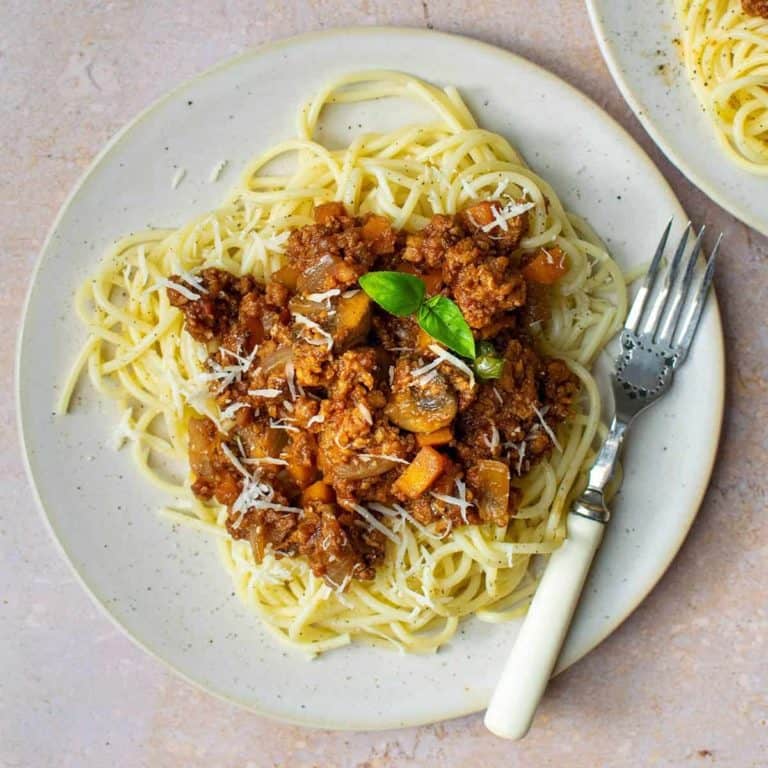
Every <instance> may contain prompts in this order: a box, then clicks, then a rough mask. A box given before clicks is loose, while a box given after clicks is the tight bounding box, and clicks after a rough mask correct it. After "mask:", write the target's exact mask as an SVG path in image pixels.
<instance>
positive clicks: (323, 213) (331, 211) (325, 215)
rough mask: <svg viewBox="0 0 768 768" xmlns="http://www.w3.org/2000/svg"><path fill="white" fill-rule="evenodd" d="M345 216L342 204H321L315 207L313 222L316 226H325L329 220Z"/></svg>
mask: <svg viewBox="0 0 768 768" xmlns="http://www.w3.org/2000/svg"><path fill="white" fill-rule="evenodd" d="M346 215H347V211H346V209H345V208H344V203H321V204H320V205H316V206H315V221H316V222H317V223H318V224H325V222H326V221H328V220H329V219H333V218H337V217H339V216H346Z"/></svg>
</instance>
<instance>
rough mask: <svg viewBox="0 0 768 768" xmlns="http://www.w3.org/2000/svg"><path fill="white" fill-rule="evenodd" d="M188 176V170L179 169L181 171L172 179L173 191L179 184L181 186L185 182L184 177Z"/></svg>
mask: <svg viewBox="0 0 768 768" xmlns="http://www.w3.org/2000/svg"><path fill="white" fill-rule="evenodd" d="M186 175H187V169H186V168H179V170H178V171H176V173H174V174H173V178H172V179H171V189H177V188H178V186H179V184H181V182H182V181H184V177H185V176H186Z"/></svg>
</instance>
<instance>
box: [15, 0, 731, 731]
mask: <svg viewBox="0 0 768 768" xmlns="http://www.w3.org/2000/svg"><path fill="white" fill-rule="evenodd" d="M590 2H591V0H590ZM368 34H374V35H375V34H396V35H402V36H411V37H421V38H423V39H430V38H435V37H438V38H446V39H449V40H451V41H454V42H458V43H459V44H461V45H465V46H470V47H476V48H480V49H483V50H484V51H486V52H487V53H490V54H492V55H494V56H495V57H497V58H498V59H501V60H507V61H511V62H514V63H515V64H516V65H518V66H520V65H522V66H523V67H528V68H530V69H533V70H536V71H537V72H538V73H539V74H540V75H541V76H543V77H544V78H546V79H549V80H552V81H554V82H556V83H557V84H558V86H559V87H565V88H566V89H567V90H568V91H570V93H571V94H572V95H573V96H574V98H577V99H579V100H581V101H582V102H584V103H585V104H586V106H587V108H588V109H591V110H597V111H598V112H600V113H601V115H602V117H603V119H604V120H605V121H606V122H608V123H611V124H612V125H613V127H614V129H615V130H616V131H617V132H618V133H619V134H621V135H622V137H623V139H624V141H625V142H626V143H627V144H629V146H630V147H632V149H633V150H634V151H635V152H636V154H637V155H638V158H639V159H640V160H641V161H642V162H643V163H644V164H645V165H646V166H647V167H648V170H649V172H650V173H651V174H652V175H655V176H656V177H657V178H658V180H659V182H660V183H661V184H663V185H664V186H666V188H667V189H668V190H669V192H670V195H671V196H672V197H673V198H674V199H675V201H677V203H678V205H679V207H680V209H681V210H683V207H682V204H681V203H680V202H679V200H678V198H677V194H676V193H675V191H674V190H673V189H672V187H671V185H670V184H669V183H668V182H667V180H666V178H665V177H664V175H663V174H662V173H661V171H660V170H659V169H658V167H657V166H656V164H655V163H654V162H653V160H652V159H651V158H650V156H649V155H648V153H647V152H646V151H645V150H644V149H643V147H642V146H641V145H640V144H639V143H638V142H637V141H636V140H635V139H634V137H632V135H631V134H630V133H629V132H628V131H627V129H626V128H624V126H622V125H621V124H620V123H619V122H618V121H617V120H616V119H615V118H614V117H613V116H612V115H610V114H609V113H608V112H606V111H605V110H604V109H603V108H602V107H600V106H599V105H598V104H597V103H596V102H595V101H593V100H592V99H591V98H590V97H589V96H587V95H586V94H585V93H583V92H582V91H581V90H579V89H578V88H576V87H575V86H574V85H572V84H571V83H570V82H568V81H567V80H565V79H563V78H560V77H559V76H557V75H556V74H554V73H553V72H551V71H550V70H548V69H546V68H545V67H543V66H541V65H539V64H537V63H535V62H533V61H530V60H529V59H527V58H525V57H524V56H522V55H521V54H517V53H514V52H512V51H510V50H507V49H505V48H502V47H500V46H496V45H493V44H491V43H486V42H484V41H481V40H477V39H475V38H473V37H470V36H467V35H463V34H456V33H449V32H442V31H437V30H431V29H423V28H412V27H402V26H391V27H390V26H381V25H371V26H359V27H343V26H342V27H331V28H327V29H323V30H317V31H313V32H307V33H303V34H298V35H291V36H288V37H281V38H278V39H275V40H270V41H268V42H265V43H263V44H261V45H257V46H253V47H249V48H247V49H246V50H244V51H242V52H241V53H238V54H236V55H235V56H231V57H228V58H226V59H224V60H222V61H219V62H217V63H216V64H214V65H213V66H211V67H209V68H207V69H204V70H203V71H201V72H199V73H197V74H195V75H193V76H192V77H189V78H187V79H185V80H184V81H182V82H181V83H179V84H177V85H175V86H174V87H172V88H171V89H169V90H168V91H166V92H164V93H163V94H161V95H160V96H159V97H158V98H156V99H155V100H154V101H152V102H151V103H150V104H149V105H148V106H146V107H145V108H143V109H142V110H140V111H139V112H138V113H137V114H136V115H135V116H134V117H133V118H131V119H130V120H128V122H126V123H125V124H124V125H123V126H122V127H121V128H119V129H118V130H117V131H116V132H115V133H114V134H113V135H112V136H111V137H110V138H109V139H108V141H107V142H106V143H105V144H104V145H103V147H102V148H101V149H100V150H99V151H98V152H97V153H96V155H95V156H94V158H93V159H92V160H91V162H90V163H89V164H88V165H87V167H86V168H85V170H84V171H83V172H82V173H81V174H80V176H79V178H77V180H76V181H75V183H74V184H73V186H72V188H71V189H70V191H69V193H68V195H67V197H66V198H65V200H64V202H63V203H62V204H61V207H60V208H59V211H58V212H57V214H56V216H55V217H54V219H53V221H52V223H51V225H50V227H49V229H48V232H47V234H46V237H45V239H44V241H43V243H42V245H41V246H40V249H39V251H38V253H37V256H36V259H35V263H34V266H33V269H32V271H31V273H30V278H29V283H28V285H27V289H26V295H25V299H24V303H23V306H22V313H21V318H20V323H19V326H18V330H17V336H16V346H15V355H14V389H13V392H14V395H15V416H16V427H17V431H18V438H19V444H20V447H21V456H22V463H23V466H24V471H25V475H26V477H27V480H28V483H29V486H30V488H31V491H32V497H33V499H34V502H35V506H36V507H37V510H38V513H39V515H40V517H41V518H42V520H43V524H44V526H45V528H46V529H47V531H48V533H49V535H50V538H51V540H52V541H53V543H54V546H55V548H56V549H57V551H58V552H59V554H60V556H61V557H62V558H63V560H64V561H65V563H66V564H67V567H68V568H69V569H70V571H71V572H72V573H73V574H74V576H75V579H76V581H77V582H78V583H79V584H80V585H81V587H82V588H83V590H84V591H85V593H86V594H87V595H88V596H89V598H90V599H91V601H92V603H93V604H95V605H96V606H97V607H98V608H99V609H100V611H101V612H102V615H104V616H106V617H107V618H108V619H109V620H110V621H111V622H112V623H113V625H114V626H116V627H117V628H118V629H119V630H120V631H121V633H122V634H123V635H124V636H126V637H127V638H128V639H129V640H130V641H131V642H133V643H134V644H135V645H136V646H138V647H139V648H140V649H141V650H143V651H144V652H146V653H148V654H149V655H150V656H151V657H153V658H154V659H156V660H158V661H160V662H161V664H162V665H163V666H164V668H165V669H166V670H171V671H172V672H173V673H174V674H176V675H178V676H179V677H180V678H182V679H183V680H185V681H187V682H188V683H191V684H192V685H193V686H195V687H196V688H197V689H198V690H202V691H205V692H206V693H208V694H211V695H213V696H215V697H216V698H217V699H219V700H221V701H224V702H227V703H229V704H236V705H237V706H239V707H243V708H244V709H246V710H249V711H251V712H253V713H255V714H257V715H260V716H262V717H265V718H269V719H271V720H274V721H279V722H284V723H289V724H292V725H299V726H303V727H309V728H317V729H327V730H339V731H350V732H359V731H386V730H391V729H396V728H403V727H416V726H422V725H428V724H432V723H437V722H443V721H446V720H451V719H454V718H458V717H464V716H467V715H471V714H475V713H477V712H480V711H482V710H483V709H485V707H486V705H487V702H484V701H479V700H478V699H477V698H476V697H475V698H474V700H473V699H467V701H466V705H465V706H463V707H461V708H458V709H456V710H453V711H450V712H440V713H439V714H438V715H437V716H436V717H435V716H432V715H430V716H424V717H417V718H411V719H410V720H408V721H396V720H390V721H386V722H381V721H378V720H377V721H369V722H367V723H362V722H356V723H354V724H352V725H351V726H350V725H347V726H340V725H339V724H337V723H335V722H326V721H322V720H320V719H318V718H314V717H311V716H305V717H301V716H295V717H291V716H286V715H284V714H275V713H274V712H271V711H267V710H265V709H263V708H261V707H259V706H258V705H256V704H254V703H252V702H250V701H243V700H241V699H239V698H238V697H237V696H235V695H232V694H230V693H227V692H224V691H222V690H218V689H216V688H214V687H211V686H209V685H208V684H206V683H204V682H202V681H200V680H196V679H195V678H192V677H190V676H189V675H188V674H187V673H186V672H184V671H183V670H182V669H181V668H179V667H177V666H176V665H175V664H174V663H173V662H171V661H170V660H168V659H167V658H165V657H164V656H162V655H160V653H159V652H158V651H155V650H154V649H153V648H152V647H150V646H149V645H148V644H147V643H146V642H145V641H144V640H142V639H141V638H140V637H139V636H137V635H136V634H135V633H134V632H133V631H132V630H131V629H129V628H128V627H127V626H126V625H125V624H123V622H122V621H121V620H120V619H119V618H118V617H117V616H116V615H115V614H114V613H113V612H112V611H111V610H110V608H109V607H108V606H107V605H106V603H105V602H103V601H102V600H101V599H100V598H99V596H98V595H97V593H96V591H95V590H94V589H93V588H92V587H91V585H90V584H89V583H88V582H87V581H86V579H85V577H84V576H83V575H82V574H81V573H80V571H79V570H78V568H77V566H76V564H75V562H74V560H73V558H72V556H71V555H70V553H69V552H68V550H67V548H66V547H65V545H64V543H63V542H62V541H61V539H60V538H59V535H58V533H57V531H56V528H55V526H54V523H53V521H52V519H51V517H50V516H49V514H48V511H47V509H46V507H45V505H44V504H43V501H42V497H41V495H40V491H39V489H38V486H37V483H36V480H35V476H34V473H33V471H32V466H31V462H30V458H29V451H28V449H27V443H28V441H29V437H28V435H27V434H26V431H25V426H24V425H25V414H24V408H23V406H22V401H23V400H22V395H21V389H22V381H21V362H22V357H23V354H24V348H25V345H26V341H27V334H26V329H27V317H28V314H29V311H30V305H31V301H32V296H33V294H34V292H35V286H36V283H37V278H38V273H39V272H40V270H41V268H42V266H43V264H44V262H46V261H47V258H48V251H49V249H50V248H51V243H52V241H53V238H54V236H55V234H56V231H57V229H58V227H59V225H60V223H61V221H62V220H63V219H64V217H65V216H66V215H67V213H68V211H69V209H70V207H71V206H72V204H73V203H74V201H75V199H76V198H77V196H78V195H79V193H80V191H81V189H82V188H83V187H84V185H85V184H86V183H87V182H88V180H89V178H90V176H91V175H92V174H93V173H94V172H95V171H96V169H97V168H98V166H99V165H101V163H102V162H103V161H104V160H105V159H106V157H107V156H108V155H110V154H111V153H112V152H113V151H115V150H116V149H117V148H118V146H119V144H120V142H121V141H122V139H123V138H124V137H125V136H126V135H127V134H128V133H129V132H130V131H132V130H133V128H135V127H136V126H137V125H139V124H140V123H141V122H142V121H143V120H144V119H145V118H146V117H147V116H148V115H149V114H150V113H152V112H154V111H155V110H156V109H157V108H159V107H161V106H162V105H163V104H165V103H166V102H167V101H170V100H172V99H173V98H174V97H176V96H177V95H178V94H180V93H182V92H183V91H184V90H185V89H186V88H188V87H189V86H191V85H193V84H196V83H198V82H200V81H201V80H204V79H206V78H208V77H210V76H211V75H213V74H216V73H218V72H220V71H222V70H224V69H227V68H229V67H232V66H236V65H237V64H238V63H239V62H240V61H241V60H245V59H250V58H253V57H257V56H260V55H262V54H264V53H267V52H271V51H275V50H280V49H281V48H286V47H289V46H291V45H293V44H295V43H303V42H308V41H312V40H314V39H320V38H328V37H336V36H349V35H357V36H364V35H368ZM708 303H709V304H710V311H712V312H713V315H714V318H713V319H714V322H715V325H716V330H717V334H716V338H715V339H714V342H715V344H714V352H715V358H716V370H715V371H714V372H713V373H714V375H713V382H714V384H715V389H716V392H715V394H716V408H717V412H716V418H715V423H716V425H717V428H716V430H715V431H714V432H713V433H712V438H711V440H710V441H709V443H708V445H707V446H706V449H707V450H706V451H704V452H702V460H701V466H702V468H703V469H705V470H706V471H705V472H703V473H702V477H703V478H704V479H703V480H702V482H701V483H700V484H699V487H698V489H697V491H696V493H695V494H694V496H695V499H694V501H693V502H692V503H691V505H690V506H689V508H688V509H687V510H686V514H685V516H684V517H683V519H682V520H681V524H680V527H679V529H678V530H679V536H678V537H677V538H675V539H674V540H669V541H668V546H667V551H668V556H667V557H666V558H665V559H666V563H665V564H664V566H663V567H662V568H661V569H660V570H659V571H657V572H656V573H654V574H653V576H652V577H651V578H650V579H649V580H648V581H647V582H646V583H645V584H643V587H642V589H640V590H638V592H637V595H638V596H637V599H636V600H635V601H633V602H631V603H627V605H626V606H625V609H624V611H623V612H621V613H620V615H619V616H618V617H617V618H616V619H615V620H614V621H613V622H610V623H607V624H606V625H604V627H603V629H602V631H601V632H599V633H597V634H596V635H595V639H594V643H593V644H592V645H591V646H590V647H588V648H583V649H580V651H579V652H578V653H577V654H575V655H574V656H573V658H570V659H568V660H567V664H564V665H562V666H558V667H557V668H556V669H555V671H554V673H553V677H554V676H556V675H559V674H560V673H561V672H563V671H565V670H566V669H568V668H569V667H570V666H572V665H573V664H575V663H576V662H578V661H580V660H581V659H582V658H584V656H586V655H587V654H588V653H590V652H591V651H593V650H594V649H595V648H597V646H599V645H600V644H601V643H602V642H603V641H604V640H605V639H606V638H607V637H608V636H609V635H611V634H613V632H615V631H616V629H617V628H618V627H619V626H620V625H621V624H622V623H623V622H624V621H625V620H626V619H627V618H628V617H629V616H630V615H631V614H632V613H633V612H634V611H635V610H636V609H637V608H638V606H639V605H640V604H641V603H642V602H643V601H644V600H645V599H646V598H647V597H648V595H649V594H650V592H651V591H652V590H653V589H654V587H655V586H656V585H657V584H658V582H659V581H660V580H661V578H662V577H663V576H664V574H665V573H666V572H667V571H668V569H669V568H670V566H671V565H672V562H673V560H674V558H675V556H676V555H677V553H678V552H679V550H680V548H681V546H682V544H683V542H684V541H685V539H686V538H687V536H688V533H689V532H690V528H691V526H692V524H693V521H694V520H695V518H696V516H697V514H698V511H699V509H700V507H701V504H702V501H703V499H704V495H705V494H706V491H707V489H708V487H709V484H710V480H711V475H712V470H713V467H714V464H715V461H716V457H717V452H718V447H719V443H720V435H721V431H722V423H723V413H724V406H725V349H724V336H723V326H722V319H721V314H720V309H719V304H718V302H717V298H716V295H715V292H714V289H713V291H712V296H711V297H710V301H709V302H708Z"/></svg>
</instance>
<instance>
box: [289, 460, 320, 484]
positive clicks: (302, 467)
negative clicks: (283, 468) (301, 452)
mask: <svg viewBox="0 0 768 768" xmlns="http://www.w3.org/2000/svg"><path fill="white" fill-rule="evenodd" d="M288 474H289V475H290V476H291V477H292V478H293V479H294V480H295V481H296V483H297V484H298V485H299V487H301V488H303V487H304V486H306V485H309V483H311V482H312V480H313V479H314V478H315V476H316V475H317V470H316V469H315V467H314V466H313V465H312V464H300V463H298V462H291V463H290V464H289V465H288Z"/></svg>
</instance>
